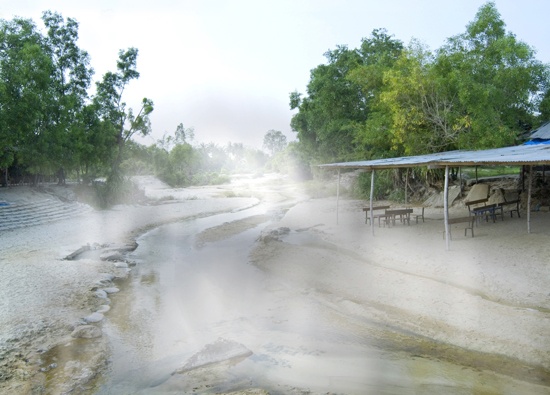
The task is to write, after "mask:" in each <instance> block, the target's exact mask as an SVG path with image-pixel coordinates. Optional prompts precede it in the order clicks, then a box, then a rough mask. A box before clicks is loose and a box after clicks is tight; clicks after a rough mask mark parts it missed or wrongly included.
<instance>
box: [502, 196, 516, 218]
mask: <svg viewBox="0 0 550 395" xmlns="http://www.w3.org/2000/svg"><path fill="white" fill-rule="evenodd" d="M514 204H515V205H516V207H515V208H511V209H510V211H509V212H510V217H511V218H514V211H515V212H516V213H518V218H521V215H520V214H519V199H516V200H511V201H509V202H506V201H505V202H500V203H499V204H498V205H499V206H500V208H501V210H502V212H503V213H504V208H505V207H506V206H513V205H514ZM507 212H508V211H507Z"/></svg>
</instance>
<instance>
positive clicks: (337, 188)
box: [336, 169, 340, 225]
mask: <svg viewBox="0 0 550 395" xmlns="http://www.w3.org/2000/svg"><path fill="white" fill-rule="evenodd" d="M339 204H340V169H338V185H337V186H336V225H338V206H339Z"/></svg>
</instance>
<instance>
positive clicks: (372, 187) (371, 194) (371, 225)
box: [369, 169, 374, 236]
mask: <svg viewBox="0 0 550 395" xmlns="http://www.w3.org/2000/svg"><path fill="white" fill-rule="evenodd" d="M373 195H374V169H372V173H371V175H370V210H369V213H370V228H371V231H372V235H373V236H374V213H373V209H374V205H373V202H372V197H373Z"/></svg>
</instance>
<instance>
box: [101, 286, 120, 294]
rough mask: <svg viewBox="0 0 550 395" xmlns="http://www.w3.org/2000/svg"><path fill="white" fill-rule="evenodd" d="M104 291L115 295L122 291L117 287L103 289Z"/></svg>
mask: <svg viewBox="0 0 550 395" xmlns="http://www.w3.org/2000/svg"><path fill="white" fill-rule="evenodd" d="M103 290H104V291H105V292H106V293H107V294H115V293H117V292H119V291H120V289H118V288H117V287H109V288H103Z"/></svg>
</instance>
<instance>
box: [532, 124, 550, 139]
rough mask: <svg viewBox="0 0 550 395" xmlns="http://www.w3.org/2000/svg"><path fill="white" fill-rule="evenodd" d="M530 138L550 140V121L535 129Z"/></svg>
mask: <svg viewBox="0 0 550 395" xmlns="http://www.w3.org/2000/svg"><path fill="white" fill-rule="evenodd" d="M529 138H530V139H532V140H550V122H546V123H545V124H544V125H542V126H540V127H539V128H538V129H535V130H533V131H532V132H531V136H529Z"/></svg>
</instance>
